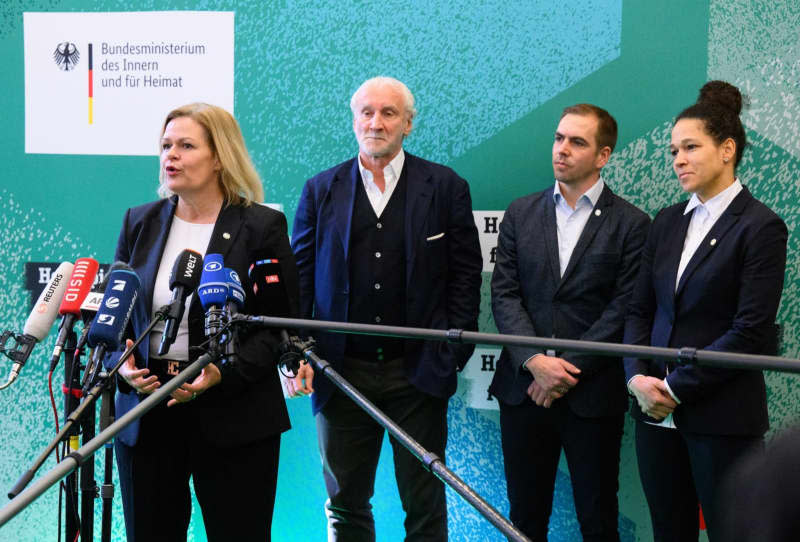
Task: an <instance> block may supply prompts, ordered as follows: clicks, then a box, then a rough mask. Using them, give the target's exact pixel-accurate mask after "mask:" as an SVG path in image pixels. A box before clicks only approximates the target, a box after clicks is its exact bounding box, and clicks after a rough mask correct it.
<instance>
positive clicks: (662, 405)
mask: <svg viewBox="0 0 800 542" xmlns="http://www.w3.org/2000/svg"><path fill="white" fill-rule="evenodd" d="M628 389H629V390H630V391H631V392H632V393H633V395H634V396H635V397H636V401H637V402H638V403H639V408H641V409H642V412H644V413H645V414H647V415H648V416H650V417H651V418H654V419H656V420H663V419H664V418H666V417H667V416H668V415H670V414H672V412H673V411H674V410H675V407H677V406H678V403H676V402H675V400H674V399H673V398H672V395H670V393H669V390H667V385H666V384H665V383H664V381H663V380H661V379H659V378H655V377H652V376H645V375H636V376H634V377H633V378H631V381H630V383H629V384H628Z"/></svg>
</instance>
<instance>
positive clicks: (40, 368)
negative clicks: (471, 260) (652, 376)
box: [0, 0, 800, 542]
mask: <svg viewBox="0 0 800 542" xmlns="http://www.w3.org/2000/svg"><path fill="white" fill-rule="evenodd" d="M159 9H165V7H164V5H163V4H162V3H160V2H155V1H152V0H125V1H123V0H97V1H91V0H73V1H69V2H67V1H58V0H39V1H33V0H31V1H23V0H6V1H5V2H3V3H2V5H1V6H0V74H2V75H0V80H1V81H2V84H1V86H0V88H1V89H2V92H0V111H2V121H3V122H2V128H0V175H2V181H0V183H2V184H1V185H0V239H2V241H0V327H2V329H6V328H8V329H16V330H20V329H21V327H22V323H23V322H24V319H25V317H26V316H27V311H28V293H27V291H26V290H25V289H24V273H23V264H24V262H27V261H62V260H69V261H74V260H75V259H76V258H78V257H81V256H93V257H95V258H97V259H99V260H100V261H104V262H108V261H110V260H111V258H112V256H113V250H114V246H115V242H116V237H117V234H118V231H119V227H120V225H121V219H122V215H123V212H124V210H125V209H126V208H127V207H130V206H133V205H138V204H140V203H144V202H147V201H150V200H152V199H155V197H156V194H155V189H156V186H157V170H158V161H157V158H156V157H119V156H71V155H31V154H25V149H24V139H25V138H24V136H25V134H24V130H25V117H24V106H25V96H24V64H23V31H22V14H23V12H26V11H131V10H138V11H148V10H159ZM169 9H171V10H220V11H234V12H235V32H236V38H235V113H236V116H237V118H238V119H239V121H240V123H241V126H242V129H243V131H244V135H245V139H246V141H247V143H248V146H249V148H250V150H251V153H252V156H253V159H254V161H255V163H256V165H257V168H258V170H259V172H260V173H261V175H262V177H263V179H264V186H265V190H266V193H267V201H269V202H274V203H280V204H282V205H283V208H284V210H285V212H286V215H287V217H288V219H289V221H290V223H291V221H292V220H293V218H294V212H295V207H296V202H297V198H298V196H299V193H300V190H301V188H302V185H303V182H304V181H305V180H306V179H307V178H308V177H310V176H312V175H313V174H315V173H316V172H318V171H320V170H322V169H326V168H328V167H330V166H332V165H334V164H336V163H338V162H340V161H342V160H345V159H347V158H349V157H351V156H353V155H354V153H355V151H356V144H355V140H354V138H353V135H352V130H351V116H350V111H349V108H348V103H349V98H350V95H351V94H352V92H353V91H354V90H355V89H356V88H357V87H358V85H359V84H360V83H361V82H362V81H363V80H364V79H366V78H367V77H370V76H373V75H377V74H386V75H392V76H395V77H397V78H399V79H401V80H403V81H405V82H406V83H407V84H408V86H409V87H410V88H411V90H412V91H413V92H414V93H415V95H416V98H417V105H418V109H419V116H418V119H417V122H416V124H415V129H414V132H413V133H412V134H411V136H410V138H409V139H408V140H407V144H406V147H407V148H408V149H409V150H410V151H411V152H413V153H415V154H418V155H420V156H423V157H426V158H429V159H432V160H436V161H439V162H443V163H446V164H448V165H450V166H452V167H453V168H454V169H455V170H456V171H458V172H459V173H460V174H461V175H462V176H463V177H465V178H466V179H467V180H469V182H470V186H471V189H472V197H473V202H474V207H475V209H476V210H504V209H505V208H506V207H507V206H508V204H509V203H510V202H511V200H512V199H514V198H516V197H518V196H521V195H524V194H527V193H530V192H533V191H535V190H539V189H542V188H544V187H546V186H548V185H550V184H551V183H552V182H553V180H552V170H551V166H550V146H551V141H552V134H553V130H554V128H555V126H556V124H557V120H558V117H559V113H560V111H561V109H562V108H563V107H564V106H566V105H570V104H573V103H576V102H592V103H596V104H598V105H601V106H602V107H605V108H607V109H608V110H609V111H610V112H611V113H612V114H613V115H614V116H615V117H616V118H617V120H618V122H619V125H620V139H619V143H618V146H617V151H616V152H615V153H614V155H613V157H612V160H611V162H610V164H609V166H608V167H607V168H606V171H605V173H604V176H605V178H606V180H607V182H608V183H609V184H610V186H611V187H612V188H613V189H614V190H615V191H616V192H617V193H618V194H621V195H622V196H624V197H626V198H628V199H630V200H631V201H632V202H633V203H635V204H636V205H638V206H640V207H641V208H642V209H644V210H646V211H647V212H649V213H650V214H651V215H652V214H654V213H655V212H656V211H657V210H658V209H660V208H661V207H664V206H666V205H668V204H671V203H674V202H677V201H679V200H680V199H681V198H682V197H684V196H683V195H682V194H681V191H680V189H679V187H678V184H677V181H676V180H675V178H674V174H673V173H672V171H671V166H670V161H669V157H668V154H667V144H668V138H669V133H670V129H671V122H672V119H673V117H674V116H675V115H676V114H677V113H678V112H679V111H680V110H681V109H682V108H683V107H685V106H686V105H689V104H690V103H692V102H693V101H694V99H695V97H696V93H697V90H698V88H699V87H700V86H701V85H702V84H703V83H704V82H705V81H706V80H708V79H712V78H722V79H726V80H728V81H731V82H732V83H734V84H736V85H738V86H740V88H742V89H743V90H744V91H745V92H746V93H747V94H749V95H750V97H751V102H752V103H751V106H750V108H749V109H748V110H747V111H746V112H745V113H744V115H743V119H744V121H745V124H746V126H747V129H748V136H749V138H750V141H751V143H752V148H751V149H750V150H749V151H748V152H747V153H746V154H745V160H744V162H743V163H742V165H741V167H740V172H739V173H740V177H741V179H742V181H743V182H744V183H745V184H747V185H748V186H749V187H750V189H751V190H752V191H753V193H754V194H755V195H756V196H757V197H759V198H760V199H761V200H762V201H764V202H765V203H767V204H768V205H769V206H770V207H772V209H774V210H775V211H776V212H777V213H778V214H780V215H781V216H782V217H783V219H784V220H785V221H786V223H787V225H788V227H789V231H790V238H789V262H788V266H787V273H786V287H785V289H784V295H783V300H782V304H781V311H780V320H781V323H782V324H783V325H784V326H785V336H784V343H783V354H784V355H787V356H791V357H797V356H798V354H800V351H799V350H800V349H799V346H800V345H799V344H798V341H799V340H800V337H798V323H800V296H798V287H799V286H800V279H799V278H798V272H797V267H798V240H797V235H796V233H795V230H796V227H797V224H798V209H799V208H800V206H798V200H800V188H799V186H800V85H799V84H798V70H800V45H798V40H797V28H800V4H798V3H797V2H796V1H795V0H711V1H710V2H704V1H698V0H672V1H670V2H650V1H637V0H627V1H625V2H623V1H622V0H577V1H575V2H556V1H550V0H547V1H545V0H537V1H527V2H526V1H519V2H508V1H506V0H486V1H483V2H475V1H471V0H450V1H447V2H444V1H438V0H432V1H431V0H428V1H420V0H404V1H397V0H384V1H381V2H378V1H351V2H346V3H345V2H335V1H330V0H328V1H320V2H298V1H292V0H283V1H273V0H243V1H232V0H231V1H223V0H208V1H186V0H175V1H173V2H171V3H169ZM175 20H176V24H180V13H176V14H175ZM53 98H54V99H58V89H57V88H54V89H53ZM165 113H166V111H165ZM119 129H120V130H125V126H120V127H119ZM157 130H158V126H154V127H153V132H154V141H153V146H154V148H155V145H156V141H155V139H156V135H157ZM488 279H489V275H488V274H484V285H483V302H482V307H481V309H482V314H481V329H482V330H483V331H494V330H495V328H494V324H493V322H492V318H491V312H490V310H489V303H488V301H489V292H488ZM51 348H52V337H51V338H50V342H47V343H45V345H44V346H40V347H38V348H37V350H36V354H35V356H34V359H32V360H31V362H30V363H29V364H28V366H26V368H25V371H24V373H23V374H22V376H21V377H20V379H19V380H18V381H17V383H15V384H14V386H13V387H12V388H11V389H8V390H5V391H0V413H2V417H1V418H0V430H1V431H2V435H3V438H2V440H1V441H0V446H1V447H2V453H0V494H4V493H5V492H6V491H7V490H8V489H9V488H10V487H11V485H12V484H13V483H14V481H16V479H17V478H18V476H19V475H20V473H21V472H23V471H24V470H25V469H26V468H27V467H28V465H30V463H31V462H32V460H33V459H34V457H35V456H36V455H38V453H39V451H40V450H41V449H43V447H44V446H45V444H46V443H47V442H48V441H49V439H50V438H51V437H52V435H53V434H54V425H53V422H52V414H51V412H50V410H49V403H48V399H47V393H46V385H45V384H46V380H45V378H46V374H45V371H46V369H45V364H44V363H43V359H42V358H44V357H45V354H44V352H47V351H49V350H50V349H51ZM4 367H5V368H6V369H7V368H8V364H6V365H5V366H4ZM0 374H5V373H0ZM0 378H5V376H2V377H0ZM767 380H768V385H769V404H770V413H771V420H772V427H773V429H772V431H773V432H774V431H776V430H779V429H780V428H782V427H785V426H787V425H788V424H790V423H792V422H793V421H794V420H795V419H796V418H797V415H798V412H799V411H800V401H798V399H797V391H798V381H797V379H796V378H794V377H790V376H786V375H780V374H768V375H767ZM290 414H291V418H292V424H293V426H294V428H293V429H292V431H290V432H288V433H287V434H285V436H284V438H283V442H282V453H281V467H280V478H279V484H278V500H277V506H276V510H275V521H274V527H273V535H274V539H275V540H287V541H288V540H325V518H324V514H323V508H322V506H323V502H324V500H325V495H324V487H323V482H322V476H321V468H320V462H319V456H318V454H317V450H316V434H315V430H314V423H313V419H312V417H311V414H310V406H309V404H308V401H307V400H294V401H291V402H290ZM264 415H265V416H268V415H269V413H264ZM449 422H450V440H449V446H448V450H447V463H448V465H449V466H450V467H451V468H452V469H454V470H455V471H456V472H457V473H459V474H460V475H461V476H462V477H463V478H464V479H465V480H466V481H467V482H468V483H469V484H471V485H473V487H475V489H476V490H477V491H478V492H479V493H481V494H482V495H484V496H485V497H486V498H487V500H489V501H490V502H491V503H493V504H494V505H495V506H496V507H497V508H498V509H500V510H501V511H502V512H503V513H507V507H508V503H507V499H506V496H505V482H504V479H503V468H502V457H501V452H500V442H499V428H498V415H497V413H496V412H495V411H486V410H475V409H472V408H468V407H467V406H466V402H465V398H464V391H463V388H462V389H460V390H459V392H457V393H456V395H455V396H454V397H453V399H452V400H451V403H450V414H449ZM220 460H221V461H224V458H220ZM52 464H53V462H52V461H51V462H49V463H47V465H46V467H48V468H49V467H50V466H51V465H52ZM98 465H99V464H98ZM619 498H620V532H621V535H622V538H623V540H625V541H648V540H652V535H651V534H650V533H649V529H650V525H649V518H648V516H647V509H646V505H645V503H644V498H643V496H642V492H641V486H640V483H639V480H638V476H637V473H636V464H635V456H634V452H633V447H632V441H631V434H630V424H628V425H627V426H626V435H625V438H624V440H623V449H622V465H621V473H620V492H619ZM118 500H119V498H118V497H117V501H118ZM373 505H374V512H375V515H376V519H377V531H378V539H379V540H389V541H394V540H401V539H402V532H403V527H402V519H403V516H402V510H401V507H400V502H399V499H398V497H397V490H396V488H395V486H394V481H393V473H392V467H391V456H390V454H389V453H386V454H384V457H383V458H382V460H381V466H380V469H379V477H378V483H377V486H376V495H375V498H374V500H373ZM448 505H449V523H450V531H451V539H452V540H463V541H473V540H491V541H494V540H501V539H502V538H501V537H500V536H499V534H498V533H497V532H496V531H495V530H494V529H493V528H492V527H491V526H490V525H489V524H488V522H486V521H485V520H484V519H483V518H482V517H481V516H479V515H478V514H477V513H475V512H474V511H473V510H472V509H471V508H470V507H469V506H467V505H465V504H464V503H463V502H462V501H461V500H460V498H459V497H458V496H457V495H455V494H454V493H452V492H448ZM56 509H57V491H55V490H51V491H50V492H48V493H46V494H45V495H44V496H43V497H42V498H40V499H39V500H38V501H36V502H35V503H34V504H33V505H31V506H30V507H29V508H28V509H27V510H25V511H24V512H23V513H21V514H20V515H19V516H18V517H16V518H15V519H14V520H12V521H11V522H9V523H8V524H7V525H6V526H5V527H3V528H2V529H0V540H13V541H23V542H24V541H39V540H55V539H56V536H57V532H56ZM99 510H100V509H99V506H98V508H97V518H98V522H97V527H96V532H98V533H99ZM195 512H196V513H195V514H194V515H193V521H192V526H191V529H190V540H195V541H200V540H205V536H204V534H203V528H202V520H201V518H200V515H199V513H198V512H199V510H197V509H195ZM114 514H115V516H114V535H113V538H114V539H115V540H118V539H123V538H124V530H123V526H122V512H121V506H120V505H119V503H118V502H117V507H116V509H115V512H114ZM551 540H552V541H570V542H571V541H578V540H580V535H579V534H578V527H577V521H576V519H575V514H574V511H573V509H572V498H571V488H570V485H569V478H568V474H567V471H566V467H562V468H561V469H560V471H559V476H558V479H557V487H556V498H555V503H554V510H553V518H552V522H551Z"/></svg>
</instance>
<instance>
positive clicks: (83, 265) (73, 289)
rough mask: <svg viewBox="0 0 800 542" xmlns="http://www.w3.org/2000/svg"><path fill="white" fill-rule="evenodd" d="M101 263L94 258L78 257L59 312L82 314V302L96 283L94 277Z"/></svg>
mask: <svg viewBox="0 0 800 542" xmlns="http://www.w3.org/2000/svg"><path fill="white" fill-rule="evenodd" d="M99 267H100V265H99V264H98V263H97V260H95V259H93V258H78V260H76V261H75V267H74V268H73V269H72V276H71V277H70V279H69V281H68V282H67V290H66V292H65V293H64V299H63V300H62V301H61V307H60V308H59V309H58V314H74V315H76V316H80V314H81V304H82V303H83V300H84V299H86V296H87V295H89V290H91V289H92V284H94V277H95V275H97V270H98V268H99Z"/></svg>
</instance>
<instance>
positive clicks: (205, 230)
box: [150, 216, 214, 361]
mask: <svg viewBox="0 0 800 542" xmlns="http://www.w3.org/2000/svg"><path fill="white" fill-rule="evenodd" d="M213 231H214V224H194V223H192V222H186V221H185V220H181V219H180V218H178V217H177V216H173V217H172V227H171V228H170V229H169V236H167V242H166V243H165V244H164V253H163V254H162V255H161V263H160V264H159V266H158V273H157V274H156V280H155V284H154V286H153V308H152V312H151V314H150V318H154V317H155V314H156V311H157V310H158V309H159V308H161V307H162V306H164V305H166V304H168V303H169V302H170V301H172V291H171V290H170V289H169V276H170V274H171V273H172V267H173V265H174V264H175V259H176V258H177V257H178V255H179V254H180V253H181V252H182V251H183V250H184V249H187V248H189V249H192V250H194V251H195V252H199V253H200V254H202V255H203V257H205V255H206V250H207V249H208V242H209V241H210V240H211V233H212V232H213ZM193 295H194V294H191V295H189V297H187V298H186V304H185V305H184V312H183V318H182V319H181V321H180V323H179V325H178V335H177V338H176V339H175V342H174V343H173V344H172V346H170V348H169V352H167V354H166V355H165V356H164V357H165V358H166V359H177V360H181V361H187V360H188V359H189V324H188V321H189V303H191V302H192V296H193ZM163 331H164V322H159V323H158V325H156V327H155V328H154V329H153V331H152V332H151V333H150V357H152V358H157V357H159V356H158V347H159V345H160V344H161V334H162V332H163Z"/></svg>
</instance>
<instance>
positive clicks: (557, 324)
mask: <svg viewBox="0 0 800 542" xmlns="http://www.w3.org/2000/svg"><path fill="white" fill-rule="evenodd" d="M554 189H555V188H554V187H553V188H548V189H546V190H543V191H541V192H537V193H535V194H530V195H528V196H525V197H522V198H519V199H517V200H514V201H513V202H512V203H511V205H509V207H508V210H507V211H506V213H505V215H504V216H503V221H502V222H501V223H500V235H499V237H498V242H497V260H496V263H495V267H494V273H493V274H492V312H493V314H494V321H495V324H497V329H498V330H499V331H500V333H505V334H511V335H529V336H533V337H557V338H559V339H580V340H585V341H601V342H621V341H622V335H623V328H624V324H625V313H626V308H627V303H628V298H629V296H630V293H631V291H632V290H633V284H634V279H635V277H636V273H637V271H638V268H639V255H640V253H641V250H642V247H643V246H644V242H645V239H646V237H647V228H648V225H649V224H650V217H649V216H647V214H645V213H643V212H642V211H640V210H639V209H638V208H636V207H634V206H633V205H631V204H630V203H628V202H627V201H625V200H624V199H622V198H620V197H618V196H616V195H615V194H614V193H613V192H612V191H611V189H610V188H609V187H608V185H606V186H604V188H603V191H602V192H601V193H600V198H599V199H598V200H597V204H596V205H595V208H594V211H593V212H592V214H591V215H590V217H589V220H588V221H587V222H586V226H584V228H583V232H581V235H580V237H579V239H578V243H577V244H576V245H575V249H574V250H573V252H572V256H571V257H570V260H569V263H568V264H567V268H566V269H565V271H564V276H563V277H561V271H560V266H559V257H558V231H557V229H558V225H557V223H556V214H555V213H556V211H555V202H554V201H553V192H554ZM538 353H542V350H541V349H537V348H525V347H504V348H503V351H502V353H501V354H500V358H499V359H498V362H497V368H496V370H495V374H494V378H493V379H492V384H491V386H490V387H489V392H490V393H491V394H492V395H493V396H495V397H496V398H497V399H498V400H500V401H502V402H504V403H506V404H509V405H519V404H521V403H522V402H523V401H525V400H528V401H530V399H529V397H528V395H527V389H528V386H529V385H530V384H531V382H533V376H532V375H531V374H530V371H528V370H526V369H522V368H521V367H522V364H523V363H524V362H525V360H527V359H528V358H530V357H531V356H533V355H535V354H538ZM558 354H559V355H560V356H561V357H563V358H564V359H566V360H568V361H569V362H570V363H572V364H574V365H575V366H576V367H578V368H579V369H580V370H581V374H580V376H578V384H577V385H576V386H575V387H574V388H572V389H571V390H570V391H569V392H568V393H567V395H566V396H565V397H564V399H563V400H566V401H567V402H568V404H569V406H570V408H571V409H572V411H573V412H575V413H576V414H578V415H579V416H584V417H598V416H607V415H611V414H619V413H621V412H624V411H625V409H626V407H627V393H626V391H625V385H624V382H623V376H622V375H623V371H622V361H621V358H618V357H608V356H605V357H604V356H594V355H590V354H577V353H572V352H563V353H562V352H559V353H558Z"/></svg>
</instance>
